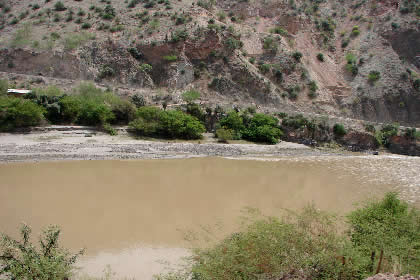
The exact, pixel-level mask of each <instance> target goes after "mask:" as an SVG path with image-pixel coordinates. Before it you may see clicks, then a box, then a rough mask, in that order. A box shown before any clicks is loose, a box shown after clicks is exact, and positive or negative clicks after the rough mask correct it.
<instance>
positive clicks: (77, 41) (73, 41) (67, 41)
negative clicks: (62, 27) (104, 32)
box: [63, 32, 96, 50]
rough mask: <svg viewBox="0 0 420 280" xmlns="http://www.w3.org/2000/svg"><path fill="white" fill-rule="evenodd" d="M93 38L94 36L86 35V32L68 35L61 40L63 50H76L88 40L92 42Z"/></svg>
mask: <svg viewBox="0 0 420 280" xmlns="http://www.w3.org/2000/svg"><path fill="white" fill-rule="evenodd" d="M95 38H96V36H95V34H92V33H87V32H79V33H72V34H68V35H67V36H66V37H65V38H64V40H63V45H64V49H65V50H74V49H77V48H78V47H80V46H81V45H83V44H85V43H86V42H88V41H90V40H94V39H95Z"/></svg>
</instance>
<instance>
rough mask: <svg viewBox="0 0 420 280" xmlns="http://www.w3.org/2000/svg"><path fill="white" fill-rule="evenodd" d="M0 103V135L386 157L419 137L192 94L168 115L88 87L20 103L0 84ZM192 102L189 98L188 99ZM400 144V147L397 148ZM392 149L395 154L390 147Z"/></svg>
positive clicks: (45, 91)
mask: <svg viewBox="0 0 420 280" xmlns="http://www.w3.org/2000/svg"><path fill="white" fill-rule="evenodd" d="M2 84H3V86H2V87H1V89H0V90H1V91H2V94H3V96H1V97H0V110H1V115H0V130H2V131H13V130H18V129H22V128H30V127H32V126H35V125H41V124H46V123H48V122H49V123H52V124H72V123H76V124H81V125H91V126H98V127H100V128H102V130H104V131H106V132H108V133H109V134H111V135H115V134H116V133H117V130H116V129H115V128H114V127H113V126H112V125H127V124H128V125H129V126H130V127H131V128H132V130H133V131H134V132H135V133H136V134H137V135H139V136H143V137H157V138H163V139H186V140H188V139H201V138H202V134H203V133H204V132H205V131H208V132H214V133H215V135H216V137H217V138H218V140H219V141H220V142H224V143H229V142H230V141H232V140H241V139H243V140H248V141H252V142H260V143H267V144H276V143H278V142H279V141H280V140H287V141H293V142H300V143H305V144H311V145H315V146H316V145H319V144H325V143H331V142H334V143H335V142H336V143H338V144H340V145H342V146H343V147H347V148H349V149H351V150H374V149H377V148H378V147H380V146H384V147H386V148H390V150H391V151H397V152H398V153H407V154H410V155H419V154H420V147H419V146H418V145H417V144H416V141H417V139H419V137H420V132H419V131H417V130H416V129H415V128H404V129H400V128H399V126H398V125H397V124H392V125H390V124H386V125H382V126H376V127H375V126H374V125H373V124H366V125H365V131H354V130H352V129H347V128H346V127H345V126H344V125H343V124H341V123H335V124H334V125H332V124H331V123H330V122H329V120H328V118H321V119H310V118H306V117H304V116H303V115H299V114H297V115H290V116H289V115H288V114H285V113H276V114H264V113H258V112H256V109H255V108H253V107H249V108H247V109H244V110H240V109H234V110H230V111H228V110H225V109H224V108H222V107H219V106H217V107H215V108H211V107H205V108H203V107H202V106H200V105H199V104H197V103H194V100H195V99H196V98H197V97H195V98H194V96H199V93H198V92H193V93H194V95H193V94H190V93H191V91H190V92H186V94H185V95H184V96H185V99H186V100H188V101H187V102H186V103H185V104H181V105H180V106H179V107H178V108H177V109H175V110H171V109H168V108H166V107H165V106H164V107H163V110H162V109H160V108H157V107H150V106H145V105H146V103H145V101H144V98H143V97H142V96H141V95H134V96H132V97H131V99H130V100H126V99H123V98H121V97H119V96H118V95H116V94H114V93H112V92H111V91H110V90H102V89H100V88H97V87H96V86H95V85H93V84H91V83H81V84H80V85H79V86H78V87H76V88H74V89H73V90H72V92H69V93H64V92H62V91H61V90H60V89H59V88H57V87H54V86H50V87H45V88H35V89H34V90H33V93H30V94H26V95H25V96H23V98H16V97H9V96H5V89H7V82H5V81H2ZM191 97H193V98H191ZM401 141H402V143H403V144H401ZM393 145H394V146H396V148H395V147H394V146H393Z"/></svg>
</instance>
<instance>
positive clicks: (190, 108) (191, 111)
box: [185, 102, 206, 123]
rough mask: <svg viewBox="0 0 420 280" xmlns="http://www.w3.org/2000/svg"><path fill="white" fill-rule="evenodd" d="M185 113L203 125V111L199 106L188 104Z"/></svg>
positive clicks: (204, 116) (204, 115)
mask: <svg viewBox="0 0 420 280" xmlns="http://www.w3.org/2000/svg"><path fill="white" fill-rule="evenodd" d="M185 112H186V113H187V114H188V115H191V116H193V117H195V118H196V119H198V120H199V121H201V122H202V123H204V121H205V118H206V114H205V112H204V111H203V109H201V107H200V105H198V104H196V103H191V102H188V104H187V108H186V111H185Z"/></svg>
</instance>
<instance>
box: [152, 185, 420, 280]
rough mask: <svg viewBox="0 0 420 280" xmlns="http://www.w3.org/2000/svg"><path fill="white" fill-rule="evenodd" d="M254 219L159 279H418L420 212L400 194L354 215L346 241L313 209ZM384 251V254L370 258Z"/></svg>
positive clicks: (369, 204)
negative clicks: (398, 276)
mask: <svg viewBox="0 0 420 280" xmlns="http://www.w3.org/2000/svg"><path fill="white" fill-rule="evenodd" d="M249 218H251V219H248V223H246V224H247V225H245V226H244V227H243V228H242V230H241V231H239V232H238V233H234V234H232V235H230V236H229V237H228V238H226V239H224V240H222V241H221V242H218V243H217V244H215V245H212V246H210V247H209V248H205V249H195V250H194V251H193V255H192V256H191V257H190V258H189V259H187V264H188V265H187V266H186V267H185V268H184V269H181V270H179V271H175V272H172V273H169V274H165V275H160V276H158V277H157V279H158V280H180V279H194V280H210V279H211V280H225V279H255V280H256V279H263V280H269V279H311V280H316V279H317V280H321V279H322V280H330V279H341V280H347V279H348V280H358V279H365V277H367V276H369V275H372V274H376V273H378V272H393V273H397V274H403V273H410V274H412V275H419V273H420V267H419V266H418V264H419V263H420V246H419V245H420V235H419V234H418V233H419V232H420V211H419V210H418V209H416V208H414V207H410V206H409V205H408V204H407V203H405V202H403V201H401V200H399V199H398V198H397V196H396V194H394V193H388V194H386V195H385V198H384V199H383V200H381V201H371V202H367V203H366V204H365V205H364V206H363V207H362V208H359V209H357V210H355V211H353V212H351V213H350V215H349V216H348V222H349V227H350V230H349V231H348V232H346V234H345V232H338V229H340V230H341V229H343V225H342V224H339V223H338V221H337V220H336V219H335V218H334V217H333V216H331V215H329V214H326V213H323V212H321V211H319V210H316V209H315V208H314V207H313V206H310V207H307V208H305V209H304V211H302V212H301V213H298V214H290V215H287V216H286V217H284V218H282V219H279V218H275V217H264V218H261V216H258V215H257V216H256V215H253V216H249ZM378 250H382V251H383V253H381V254H380V255H379V256H378V254H376V255H375V254H371V252H375V251H378ZM380 263H382V266H381V264H380ZM373 264H375V267H374V266H373ZM377 267H379V269H377ZM373 268H375V269H373Z"/></svg>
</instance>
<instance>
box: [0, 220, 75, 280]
mask: <svg viewBox="0 0 420 280" xmlns="http://www.w3.org/2000/svg"><path fill="white" fill-rule="evenodd" d="M60 232H61V231H60V229H59V228H58V227H56V226H50V227H48V228H47V229H45V230H44V231H43V233H42V234H41V236H40V239H39V247H38V246H35V245H33V244H32V243H31V242H30V235H31V228H30V227H29V226H27V225H25V224H24V225H22V226H21V228H20V234H21V238H22V240H21V241H19V240H14V239H12V238H11V237H10V236H7V235H5V234H2V235H1V244H0V276H5V277H9V278H11V279H20V280H32V279H39V280H44V279H45V280H47V279H48V280H50V279H51V280H52V279H56V280H64V279H67V278H69V277H70V276H71V274H72V269H73V268H74V267H73V265H74V263H75V262H76V260H77V258H78V257H79V256H80V255H82V254H83V250H80V251H79V252H78V253H76V254H70V253H69V252H68V251H67V250H66V249H64V248H62V247H60V246H59V244H58V240H59V236H60ZM9 278H8V279H9Z"/></svg>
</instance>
